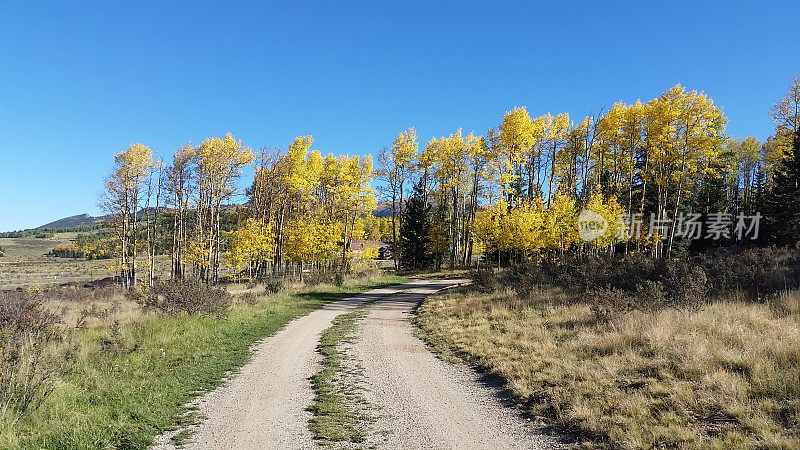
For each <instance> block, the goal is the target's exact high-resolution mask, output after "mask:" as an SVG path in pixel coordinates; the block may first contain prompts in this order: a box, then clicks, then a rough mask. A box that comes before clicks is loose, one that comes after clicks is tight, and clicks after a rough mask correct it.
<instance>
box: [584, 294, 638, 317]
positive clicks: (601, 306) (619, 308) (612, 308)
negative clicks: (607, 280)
mask: <svg viewBox="0 0 800 450" xmlns="http://www.w3.org/2000/svg"><path fill="white" fill-rule="evenodd" d="M586 297H587V298H588V299H589V303H590V307H591V309H592V314H593V315H594V318H595V320H596V321H598V322H608V321H609V320H611V319H612V318H613V317H615V316H616V315H617V314H619V313H622V312H625V311H629V310H631V309H633V308H634V306H635V304H634V300H633V299H632V298H631V297H630V296H629V295H628V294H627V293H625V292H624V291H622V290H621V289H615V288H610V287H604V288H593V289H590V290H588V291H586Z"/></svg>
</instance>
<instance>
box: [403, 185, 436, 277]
mask: <svg viewBox="0 0 800 450" xmlns="http://www.w3.org/2000/svg"><path fill="white" fill-rule="evenodd" d="M430 209H431V208H430V206H429V205H427V204H426V202H425V195H424V192H423V188H422V184H421V183H417V184H415V185H414V193H413V195H412V196H411V198H409V199H408V203H406V209H405V211H404V212H403V223H402V227H401V228H400V248H402V249H403V251H402V252H401V253H400V266H401V267H403V268H405V269H425V268H428V267H430V265H431V262H432V258H431V254H430V253H429V251H428V250H429V249H430V230H431V222H430V217H429V216H430Z"/></svg>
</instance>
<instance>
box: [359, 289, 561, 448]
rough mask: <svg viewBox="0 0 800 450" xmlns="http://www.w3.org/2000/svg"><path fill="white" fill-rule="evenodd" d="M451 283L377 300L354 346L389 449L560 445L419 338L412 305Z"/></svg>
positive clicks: (476, 378)
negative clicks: (412, 317)
mask: <svg viewBox="0 0 800 450" xmlns="http://www.w3.org/2000/svg"><path fill="white" fill-rule="evenodd" d="M455 281H457V280H455ZM462 281H463V280H462ZM453 282H454V281H453V280H448V281H437V282H428V283H425V284H423V285H420V286H417V287H414V288H413V289H411V290H409V291H406V292H405V293H401V294H399V295H395V296H393V297H390V298H387V299H386V300H381V301H379V302H377V303H376V304H374V305H373V306H372V307H371V312H370V314H369V315H368V316H367V317H366V318H365V319H364V322H363V324H362V327H361V331H360V336H361V337H360V339H359V340H358V341H357V342H356V343H355V345H354V346H353V347H352V355H353V356H355V357H357V358H358V359H359V360H360V363H361V366H362V367H363V370H364V376H365V378H366V382H367V385H368V386H369V390H368V392H366V398H367V400H368V401H369V402H370V403H373V404H375V405H377V406H378V407H379V409H380V410H381V411H382V413H383V418H382V419H379V423H378V425H377V428H379V429H383V430H386V431H389V433H388V434H387V436H386V438H385V440H384V446H385V447H386V448H404V449H412V448H413V449H416V448H425V449H470V448H481V449H518V448H524V449H540V448H553V447H558V444H557V442H556V440H555V439H554V438H552V437H550V436H547V435H544V434H542V433H541V432H539V430H537V429H536V428H534V427H533V426H531V425H530V424H529V423H527V421H526V420H525V419H524V418H522V417H521V416H520V414H519V412H518V411H517V410H516V409H514V408H509V407H507V406H504V405H503V404H502V402H501V401H500V400H499V398H498V395H497V392H496V391H495V390H494V388H490V387H488V386H486V384H485V383H482V382H481V381H480V380H479V376H478V375H476V374H475V373H474V372H473V371H472V370H470V369H469V368H467V367H465V366H463V365H454V364H450V363H448V362H445V361H442V360H440V359H438V358H436V357H435V356H434V355H433V354H432V353H431V352H430V351H429V350H428V349H427V347H426V346H425V344H424V343H423V342H422V341H421V340H420V339H419V338H417V337H416V336H415V335H414V333H413V328H412V325H411V323H410V322H409V319H410V317H411V315H412V312H413V309H414V307H415V306H416V305H417V304H419V302H420V301H422V300H423V299H424V298H425V297H426V296H427V295H429V294H431V293H433V292H436V291H437V290H440V289H442V288H445V287H447V286H449V285H452V284H453Z"/></svg>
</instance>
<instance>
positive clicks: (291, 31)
mask: <svg viewBox="0 0 800 450" xmlns="http://www.w3.org/2000/svg"><path fill="white" fill-rule="evenodd" d="M75 3H80V4H79V5H76V4H75ZM798 71H800V4H798V2H797V1H784V2H757V1H749V2H728V1H726V2H722V1H720V2H716V1H710V2H696V1H693V2H685V3H683V2H674V1H670V2H665V1H659V2H656V1H631V2H625V3H623V2H620V3H615V2H594V1H593V2H585V3H584V2H555V1H554V2H545V3H542V4H539V3H538V2H519V3H503V2H497V1H491V2H490V1H486V2H474V3H465V2H452V3H449V2H439V1H433V2H431V1H424V2H411V1H394V2H390V3H386V4H381V2H366V1H365V2H360V3H350V2H313V3H304V2H282V3H277V2H276V3H269V4H256V3H252V4H247V5H241V4H240V5H235V6H231V5H229V4H227V3H225V2H219V3H207V2H202V1H193V2H172V1H168V2H152V3H147V2H109V1H98V2H28V1H20V2H17V1H4V0H0V230H8V229H19V228H27V227H34V226H38V225H41V224H43V223H45V222H48V221H51V220H54V219H57V218H60V217H63V216H67V215H73V214H78V213H83V212H88V213H91V214H98V213H99V210H98V207H97V206H96V204H97V194H98V192H100V191H101V190H102V189H103V177H104V174H105V173H107V172H108V170H109V169H110V168H111V165H112V162H113V154H114V153H115V152H118V151H120V150H122V149H124V148H126V147H127V146H128V145H130V144H131V143H133V142H142V143H145V144H147V145H149V146H151V147H152V148H153V149H154V150H156V151H158V152H159V153H160V154H161V155H163V156H165V157H166V156H168V155H169V154H171V152H172V151H173V150H174V149H175V148H176V147H178V146H180V145H181V144H184V143H186V142H187V141H188V140H191V141H192V142H193V143H200V142H201V141H202V140H203V139H204V138H206V137H208V136H212V135H222V134H224V133H225V132H226V131H230V132H232V133H234V135H235V136H237V137H238V138H241V139H243V140H244V142H245V143H246V144H248V145H250V146H251V147H253V148H255V149H257V148H259V147H261V146H264V145H270V146H275V147H278V146H283V147H284V148H285V147H286V146H287V145H288V143H289V142H290V141H291V139H292V138H294V137H295V136H299V135H306V134H313V135H314V138H315V140H316V142H315V145H316V147H317V148H318V149H320V150H321V151H322V152H323V153H327V152H334V153H349V154H366V153H376V152H377V150H378V149H380V148H381V147H382V146H384V145H389V144H390V143H391V141H392V139H393V138H394V137H395V136H396V134H397V133H398V132H400V131H402V130H404V129H405V128H406V127H408V126H410V125H413V126H415V127H416V128H417V130H418V133H419V135H420V138H421V140H422V141H427V140H428V139H429V138H430V137H432V136H439V135H444V134H447V133H449V132H451V131H453V130H455V129H456V128H457V127H459V126H460V127H463V128H464V129H465V130H466V131H469V130H475V131H476V132H478V133H483V132H484V131H485V130H486V129H487V128H488V127H491V126H496V125H497V123H498V122H499V119H500V117H501V116H502V114H503V112H504V111H506V110H508V109H510V108H512V107H513V106H517V105H526V106H527V107H528V109H529V111H531V113H532V114H534V113H536V114H541V113H544V112H547V111H551V112H553V113H557V112H561V111H568V112H569V113H570V114H571V115H573V116H583V115H585V114H588V113H591V112H594V111H598V110H599V109H601V108H603V107H608V106H609V105H611V104H612V103H613V102H615V101H617V100H623V101H628V102H632V101H635V100H636V99H637V98H641V99H643V100H647V99H651V98H653V97H655V96H657V95H659V93H661V92H662V91H664V90H666V89H668V88H669V87H671V86H672V85H674V84H676V83H681V84H683V85H684V86H686V87H688V88H692V89H699V90H702V91H704V92H706V93H707V94H709V95H710V96H711V97H712V98H713V99H714V100H715V101H716V102H717V103H718V104H721V105H722V106H723V107H724V108H725V111H726V114H727V116H728V118H729V119H730V124H729V126H728V131H729V133H730V134H731V135H733V136H756V137H758V138H760V139H764V138H766V137H767V136H768V135H769V134H770V133H771V132H772V127H773V125H772V123H771V121H770V119H769V118H768V116H767V111H768V109H769V107H770V105H771V103H772V102H773V101H774V100H776V99H778V98H780V97H781V96H783V95H784V93H785V92H786V89H787V88H788V84H789V82H790V80H791V79H792V77H794V76H795V75H797V73H798Z"/></svg>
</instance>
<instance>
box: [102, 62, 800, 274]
mask: <svg viewBox="0 0 800 450" xmlns="http://www.w3.org/2000/svg"><path fill="white" fill-rule="evenodd" d="M799 110H800V76H799V77H796V78H795V79H794V80H793V82H792V84H791V87H790V90H789V92H788V93H787V95H786V97H785V98H783V99H781V100H779V101H778V102H776V103H775V104H774V106H773V108H772V110H771V112H770V116H771V117H772V118H773V119H774V121H775V123H776V128H775V133H774V134H773V135H772V136H771V137H770V138H769V139H767V140H766V142H759V141H758V140H757V139H756V138H754V137H747V138H744V139H739V138H731V137H730V136H728V135H726V132H725V126H726V122H727V119H726V117H725V115H724V112H723V110H722V108H721V107H719V106H718V105H716V104H715V103H714V102H713V100H711V99H710V98H708V97H707V96H706V95H705V94H703V93H700V92H698V91H695V90H691V91H690V90H687V89H685V88H684V87H682V86H680V85H676V86H674V87H672V88H670V89H669V90H667V91H665V92H664V93H663V94H661V95H660V96H658V97H656V98H654V99H651V100H649V101H646V102H643V101H636V102H635V103H633V104H625V103H622V102H619V103H616V104H614V105H613V106H612V107H611V108H610V109H608V110H607V111H605V112H602V113H599V114H596V115H592V116H588V117H580V118H572V117H570V116H569V114H568V113H566V112H562V113H558V114H552V113H544V114H540V115H531V113H530V112H529V111H528V109H527V108H525V107H516V108H513V109H511V110H510V111H508V112H506V113H505V114H504V115H503V116H502V118H500V120H499V122H498V125H497V126H496V127H495V128H491V129H489V130H487V131H486V133H484V134H483V135H477V134H475V133H472V132H470V133H466V134H465V133H464V132H462V130H461V129H458V130H454V131H453V132H452V133H450V134H448V135H447V136H442V137H439V138H433V139H431V140H429V141H428V142H427V143H426V144H425V145H420V143H419V142H418V136H417V132H416V130H415V129H414V128H409V129H408V130H406V131H404V132H402V133H400V134H399V135H398V136H397V138H396V139H395V140H394V142H393V143H392V145H391V147H387V148H385V149H384V150H382V151H381V152H380V154H379V158H378V159H379V163H380V167H379V168H377V169H376V168H374V167H373V162H372V158H371V156H369V155H367V156H349V155H339V156H336V155H330V154H329V155H327V156H323V155H322V153H321V152H320V151H319V150H315V149H313V148H312V147H313V144H314V140H313V138H312V137H311V136H304V137H298V138H296V139H295V140H294V141H293V142H292V143H291V145H290V146H289V148H288V150H287V151H286V152H280V151H272V150H267V149H264V150H262V151H260V152H254V151H253V150H252V149H250V148H249V147H247V146H246V145H244V144H243V143H242V142H241V141H239V140H236V139H235V138H234V137H233V136H232V135H230V134H227V135H226V136H225V137H222V138H218V137H213V138H209V139H207V140H205V141H204V142H203V143H202V144H200V145H199V146H192V145H191V144H187V145H185V146H183V147H180V148H179V149H177V150H176V151H175V153H174V155H173V158H172V162H171V163H170V164H168V165H167V164H164V163H162V162H161V161H158V160H156V159H154V157H153V155H152V152H151V150H150V148H148V147H146V146H144V145H142V144H134V145H132V146H130V148H128V149H127V150H125V151H123V152H120V153H118V154H117V155H115V168H114V170H113V171H112V173H111V174H110V175H109V177H108V181H107V194H106V195H105V197H104V204H105V206H106V208H107V209H108V210H109V212H111V214H112V216H113V218H114V219H113V221H112V225H113V229H114V230H115V233H116V244H115V248H114V253H115V254H116V255H117V257H118V266H117V271H118V273H119V275H120V277H121V280H122V283H123V284H124V285H126V286H133V285H135V284H136V282H137V278H138V279H145V278H146V279H147V282H148V283H149V284H152V283H153V278H154V275H153V265H154V258H155V255H156V254H159V253H167V252H168V253H169V254H170V255H171V265H170V266H171V270H170V271H171V276H172V277H173V278H176V279H180V278H185V277H189V276H191V277H196V278H199V279H201V280H203V281H205V282H209V283H215V282H217V281H219V279H220V277H221V271H220V269H221V268H225V269H227V270H226V273H227V274H228V275H229V276H231V277H245V278H256V277H264V276H282V275H297V276H300V277H302V276H303V275H302V274H303V273H304V272H309V271H310V272H317V273H345V272H347V271H348V269H349V267H350V264H351V260H352V258H353V257H354V255H353V254H352V252H351V251H350V245H349V244H350V241H351V240H352V239H365V238H366V239H375V240H378V239H380V240H391V241H392V242H393V243H394V252H393V253H394V255H395V262H396V264H398V263H399V264H400V265H401V266H412V267H421V266H429V265H433V264H437V265H443V264H447V265H448V266H450V267H456V266H471V265H474V264H478V263H479V262H480V261H484V262H487V263H494V264H500V265H502V264H504V263H505V262H513V261H518V260H520V259H526V258H531V257H537V256H547V255H556V254H564V253H566V252H577V253H579V254H583V255H600V254H610V253H615V252H639V253H646V254H650V255H652V256H653V257H680V256H682V255H685V254H686V252H688V251H691V250H702V249H703V248H706V247H709V246H721V245H732V244H735V243H736V240H737V237H738V238H741V237H742V236H741V231H742V230H739V229H738V228H737V227H740V225H741V224H737V222H736V218H739V217H743V216H744V215H747V216H748V217H752V216H754V215H756V214H757V213H758V214H761V215H763V218H764V221H763V222H762V224H761V225H762V230H761V233H760V234H759V235H758V236H757V237H758V239H757V240H755V241H752V242H754V243H762V244H779V245H790V244H795V243H796V242H797V240H798V236H800V235H799V234H798V231H800V203H799V202H800V195H799V194H800V135H799V133H800V114H799V113H798V111H799ZM250 165H252V166H253V168H254V172H255V175H254V180H253V183H252V185H251V186H250V187H249V188H248V189H246V192H245V193H246V196H247V202H246V204H245V205H243V206H235V203H236V201H235V200H236V198H237V195H240V194H242V193H243V192H241V190H240V188H239V179H240V177H241V175H242V171H243V169H244V168H245V167H247V166H250ZM376 178H378V179H380V180H381V181H382V182H383V185H382V186H381V188H380V190H381V192H382V193H383V194H384V199H385V200H386V202H387V204H388V207H389V208H390V209H391V216H390V218H387V219H381V218H377V217H373V216H372V214H371V213H372V212H373V210H375V208H376V205H377V201H376V193H375V191H374V190H373V188H372V183H373V181H374V180H375V179H376ZM412 193H413V195H412ZM583 210H590V211H591V212H592V214H595V217H601V218H602V219H603V220H604V221H605V223H606V224H607V229H606V230H605V232H604V233H603V234H602V235H601V236H600V237H598V238H597V239H594V240H591V241H589V242H586V241H584V240H582V239H581V237H580V236H579V229H578V227H579V221H580V214H581V211H583ZM701 216H708V217H714V218H716V219H717V223H716V224H715V226H716V228H717V230H716V238H720V237H721V238H722V239H716V238H715V239H701V240H697V239H693V238H694V237H700V236H701V234H700V232H699V231H698V228H696V227H695V228H693V227H692V226H691V225H692V224H693V223H694V224H696V223H697V221H698V220H699V217H701ZM621 218H622V219H621ZM722 219H725V220H722ZM634 231H637V233H634ZM737 231H738V232H739V233H738V234H737ZM748 231H751V232H752V231H753V229H752V227H750V228H749V229H748ZM703 237H708V236H703ZM752 237H755V236H754V235H753V236H752ZM141 270H144V273H145V274H146V276H142V275H141V274H138V275H137V272H138V271H141Z"/></svg>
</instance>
